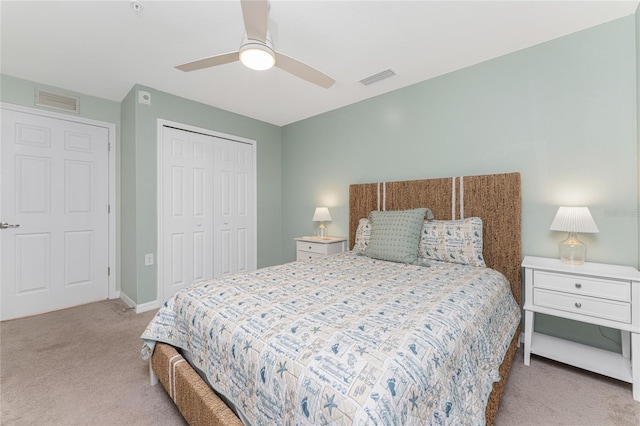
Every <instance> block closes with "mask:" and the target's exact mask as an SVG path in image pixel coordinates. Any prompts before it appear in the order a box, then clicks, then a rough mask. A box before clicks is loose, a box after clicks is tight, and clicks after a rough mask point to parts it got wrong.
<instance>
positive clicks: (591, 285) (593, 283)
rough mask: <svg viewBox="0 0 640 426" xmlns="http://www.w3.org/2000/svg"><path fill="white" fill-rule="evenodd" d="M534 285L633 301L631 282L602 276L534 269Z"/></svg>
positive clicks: (583, 294) (578, 293)
mask: <svg viewBox="0 0 640 426" xmlns="http://www.w3.org/2000/svg"><path fill="white" fill-rule="evenodd" d="M533 286H534V287H535V288H547V289H550V290H558V291H565V292H568V293H572V294H576V295H582V296H593V297H602V298H605V299H611V300H620V301H623V302H630V301H631V282H630V281H622V280H611V279H602V278H587V277H582V276H579V275H562V274H553V273H550V272H542V271H534V273H533Z"/></svg>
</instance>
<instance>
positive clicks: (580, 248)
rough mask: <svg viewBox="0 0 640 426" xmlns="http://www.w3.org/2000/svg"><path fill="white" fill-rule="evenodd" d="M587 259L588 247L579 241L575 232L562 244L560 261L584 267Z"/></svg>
mask: <svg viewBox="0 0 640 426" xmlns="http://www.w3.org/2000/svg"><path fill="white" fill-rule="evenodd" d="M586 257H587V245H586V244H585V243H583V242H582V241H580V240H579V239H578V235H577V234H576V233H575V232H569V236H568V237H567V238H566V239H565V240H563V241H562V242H561V243H560V260H561V261H562V262H563V263H568V264H570V265H582V264H583V263H584V261H585V259H586Z"/></svg>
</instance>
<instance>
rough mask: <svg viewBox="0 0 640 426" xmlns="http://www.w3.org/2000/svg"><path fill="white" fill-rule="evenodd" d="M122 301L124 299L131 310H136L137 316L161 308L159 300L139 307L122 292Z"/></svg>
mask: <svg viewBox="0 0 640 426" xmlns="http://www.w3.org/2000/svg"><path fill="white" fill-rule="evenodd" d="M120 299H122V301H123V302H124V303H126V304H127V306H129V307H130V308H135V311H136V314H139V313H142V312H147V311H152V310H154V309H158V308H159V307H160V302H159V301H157V300H153V301H151V302H147V303H142V304H140V305H138V304H137V303H136V302H134V301H133V300H132V299H131V298H130V297H129V296H127V295H126V294H125V293H124V292H122V291H121V292H120Z"/></svg>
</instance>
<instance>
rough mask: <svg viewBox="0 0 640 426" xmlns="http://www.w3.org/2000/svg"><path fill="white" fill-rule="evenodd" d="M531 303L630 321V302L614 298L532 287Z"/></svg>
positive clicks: (609, 318) (612, 319)
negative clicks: (608, 298)
mask: <svg viewBox="0 0 640 426" xmlns="http://www.w3.org/2000/svg"><path fill="white" fill-rule="evenodd" d="M533 304H534V306H538V307H545V308H550V309H557V310H560V311H565V312H572V313H574V314H581V315H588V316H591V317H596V318H603V319H608V320H611V321H618V322H624V323H630V322H631V304H630V303H624V302H617V301H614V300H605V299H596V298H593V297H586V296H578V295H575V294H568V293H561V292H558V291H549V290H544V289H540V288H534V289H533Z"/></svg>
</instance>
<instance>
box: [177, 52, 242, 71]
mask: <svg viewBox="0 0 640 426" xmlns="http://www.w3.org/2000/svg"><path fill="white" fill-rule="evenodd" d="M238 59H240V54H239V53H238V52H231V53H223V54H222V55H216V56H209V57H208V58H202V59H198V60H197V61H192V62H187V63H186V64H182V65H178V66H177V67H176V68H177V69H179V70H180V71H195V70H201V69H203V68H209V67H215V66H216V65H223V64H228V63H229V62H234V61H237V60H238Z"/></svg>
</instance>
